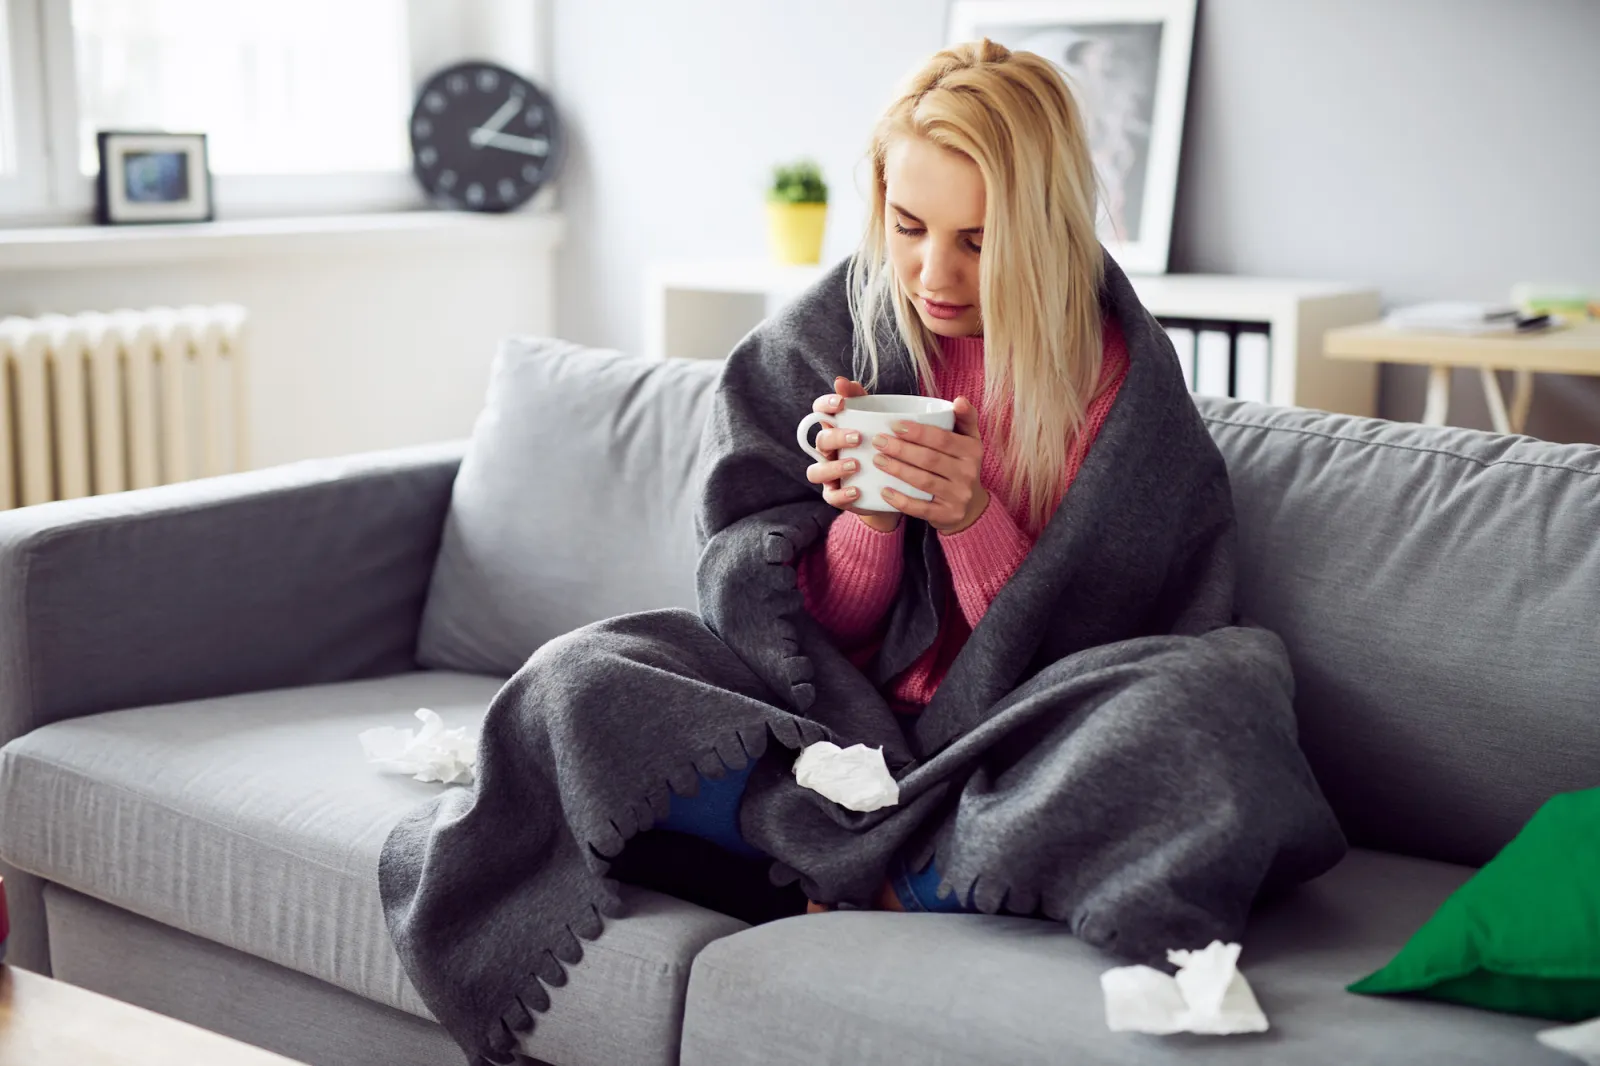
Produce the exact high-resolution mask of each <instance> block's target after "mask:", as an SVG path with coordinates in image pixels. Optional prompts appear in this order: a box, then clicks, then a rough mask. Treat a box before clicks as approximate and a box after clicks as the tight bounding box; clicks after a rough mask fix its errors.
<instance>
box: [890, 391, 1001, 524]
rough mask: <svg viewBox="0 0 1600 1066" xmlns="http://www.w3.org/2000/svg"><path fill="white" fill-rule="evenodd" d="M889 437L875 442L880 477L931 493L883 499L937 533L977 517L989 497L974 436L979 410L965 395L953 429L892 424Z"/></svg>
mask: <svg viewBox="0 0 1600 1066" xmlns="http://www.w3.org/2000/svg"><path fill="white" fill-rule="evenodd" d="M895 426H896V429H895V431H894V435H893V436H887V435H885V436H880V437H878V438H876V440H875V441H874V443H876V444H877V446H878V452H879V454H878V456H877V457H876V458H875V459H874V460H873V461H874V462H876V463H877V464H878V466H879V468H880V469H882V470H883V471H884V472H885V473H888V474H893V475H894V476H895V477H897V478H899V479H900V480H901V481H904V482H905V483H906V484H908V485H913V486H915V487H916V488H919V489H921V490H922V491H923V492H927V493H930V494H932V496H933V499H931V500H917V499H913V498H912V497H910V496H907V495H905V494H904V493H902V492H896V491H895V490H894V489H884V490H883V496H884V499H886V500H888V501H889V503H890V505H891V506H893V507H894V508H895V509H896V510H897V511H900V512H901V513H903V514H908V515H910V516H912V517H913V518H921V519H923V520H924V521H926V522H927V523H928V524H929V525H930V526H932V527H933V528H934V529H937V530H938V531H939V532H941V533H960V532H961V531H962V530H963V529H966V528H967V527H968V526H970V525H972V523H974V522H976V521H977V520H978V518H979V517H980V516H982V514H983V511H984V508H986V507H988V506H989V492H988V490H987V489H985V488H984V487H983V482H982V481H981V480H980V479H979V475H980V473H981V472H982V470H983V441H982V440H980V439H979V437H978V409H977V408H975V407H973V406H972V401H971V400H968V399H967V398H966V397H965V396H958V397H956V428H955V429H954V430H948V429H940V428H939V427H938V426H929V425H925V424H923V423H921V422H897V423H895Z"/></svg>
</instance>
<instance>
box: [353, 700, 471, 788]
mask: <svg viewBox="0 0 1600 1066" xmlns="http://www.w3.org/2000/svg"><path fill="white" fill-rule="evenodd" d="M417 717H418V718H419V719H421V720H422V728H421V729H420V730H418V731H417V732H416V733H415V735H413V734H412V731H411V730H409V729H396V728H395V727H394V726H389V725H385V726H378V727H377V728H376V729H367V730H363V731H362V732H361V735H360V738H359V739H360V740H361V747H362V749H363V750H365V751H366V753H367V762H369V763H372V764H373V765H375V766H378V767H381V768H382V769H385V770H390V771H393V772H394V773H397V774H410V775H411V776H413V777H415V778H416V779H417V780H418V781H438V782H440V783H442V784H446V785H456V784H461V785H470V784H471V783H472V764H473V760H474V755H475V752H476V749H477V746H478V740H477V738H476V737H472V736H468V735H467V731H466V729H465V728H456V729H446V728H445V727H444V719H442V718H440V717H439V716H438V715H437V714H436V713H434V712H433V711H430V710H429V709H428V708H426V707H419V708H418V709H417Z"/></svg>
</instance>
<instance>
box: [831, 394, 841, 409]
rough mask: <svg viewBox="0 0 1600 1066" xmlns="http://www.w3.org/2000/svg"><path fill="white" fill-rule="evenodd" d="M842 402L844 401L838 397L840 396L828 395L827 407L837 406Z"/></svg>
mask: <svg viewBox="0 0 1600 1066" xmlns="http://www.w3.org/2000/svg"><path fill="white" fill-rule="evenodd" d="M843 402H844V398H843V397H840V396H829V397H828V406H829V407H838V406H839V405H840V404H841V403H843Z"/></svg>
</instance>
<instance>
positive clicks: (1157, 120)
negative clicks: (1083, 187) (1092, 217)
mask: <svg viewBox="0 0 1600 1066" xmlns="http://www.w3.org/2000/svg"><path fill="white" fill-rule="evenodd" d="M1195 7H1196V0H953V2H952V3H951V5H950V9H949V17H948V22H947V26H946V39H947V40H948V42H949V43H951V44H955V43H959V42H963V41H973V40H977V39H978V38H980V37H987V38H989V39H990V40H992V41H995V42H997V43H999V44H1002V45H1004V46H1005V47H1007V48H1009V49H1011V50H1013V51H1025V52H1033V53H1036V54H1038V55H1041V56H1043V57H1044V58H1046V59H1047V60H1049V61H1050V62H1051V63H1052V64H1053V65H1054V66H1055V67H1056V69H1057V70H1059V71H1061V73H1062V75H1063V76H1064V77H1065V78H1066V81H1067V84H1068V85H1069V86H1070V87H1071V89H1072V91H1073V94H1074V96H1075V97H1076V98H1077V101H1078V105H1079V108H1080V111H1081V113H1082V118H1083V120H1084V123H1085V125H1086V126H1087V127H1088V137H1089V146H1090V150H1091V153H1092V155H1093V158H1094V166H1095V174H1096V178H1097V180H1098V182H1099V185H1100V190H1099V191H1100V194H1101V195H1100V197H1099V199H1100V204H1099V218H1098V219H1097V220H1096V233H1097V234H1098V235H1099V237H1100V240H1101V243H1103V244H1104V245H1105V247H1106V250H1107V251H1109V252H1110V253H1111V255H1112V257H1113V258H1114V259H1116V261H1117V263H1118V265H1119V266H1121V267H1122V269H1123V270H1125V271H1127V272H1128V273H1130V274H1165V273H1166V272H1167V258H1168V251H1169V249H1170V246H1171V241H1172V214H1173V204H1174V202H1175V201H1176V199H1177V187H1178V155H1179V151H1180V149H1181V148H1182V144H1183V121H1184V111H1185V109H1186V105H1187V103H1188V90H1189V60H1190V54H1191V51H1192V49H1193V47H1194V21H1195Z"/></svg>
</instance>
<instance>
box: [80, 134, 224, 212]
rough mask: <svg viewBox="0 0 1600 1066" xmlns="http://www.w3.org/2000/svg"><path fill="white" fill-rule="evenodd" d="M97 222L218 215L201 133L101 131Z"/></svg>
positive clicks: (97, 137) (96, 187) (98, 140)
mask: <svg viewBox="0 0 1600 1066" xmlns="http://www.w3.org/2000/svg"><path fill="white" fill-rule="evenodd" d="M96 142H97V144H98V146H99V149H100V173H99V176H98V177H97V178H96V179H95V221H96V222H98V223H99V224H101V225H102V226H116V225H127V224H136V223H152V222H209V221H211V220H212V219H213V218H214V217H215V209H214V207H213V204H212V197H211V165H210V160H209V157H208V155H207V150H206V135H205V134H203V133H165V132H158V131H136V130H102V131H100V133H98V134H97V135H96Z"/></svg>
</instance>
